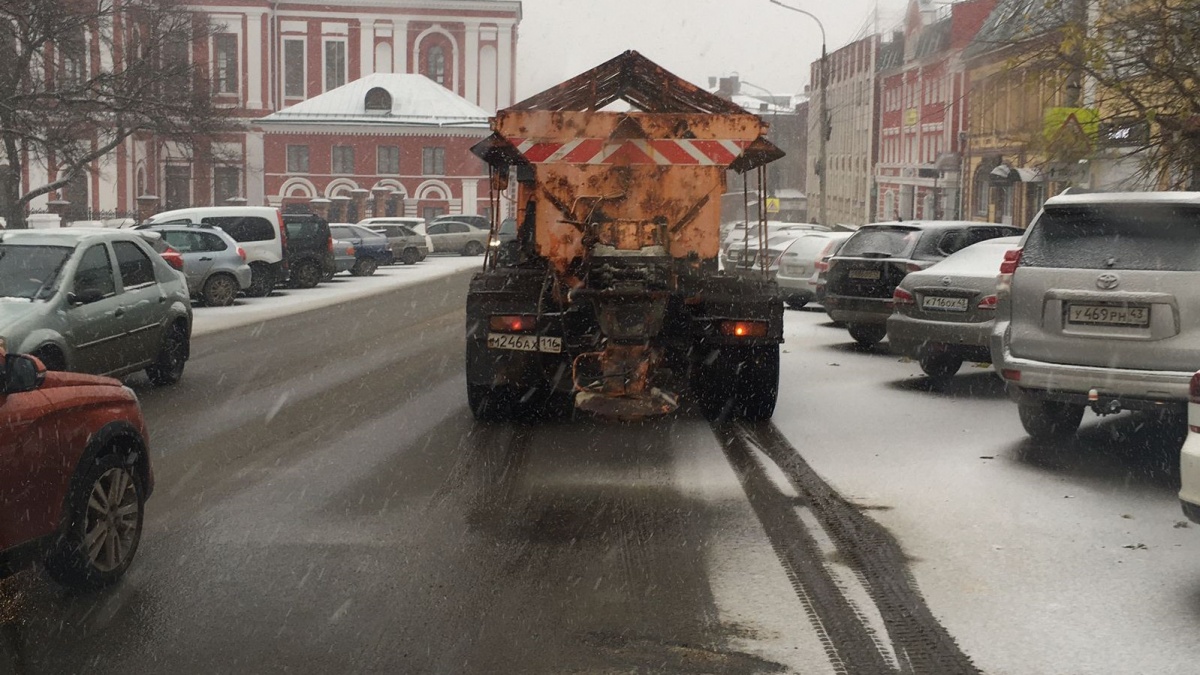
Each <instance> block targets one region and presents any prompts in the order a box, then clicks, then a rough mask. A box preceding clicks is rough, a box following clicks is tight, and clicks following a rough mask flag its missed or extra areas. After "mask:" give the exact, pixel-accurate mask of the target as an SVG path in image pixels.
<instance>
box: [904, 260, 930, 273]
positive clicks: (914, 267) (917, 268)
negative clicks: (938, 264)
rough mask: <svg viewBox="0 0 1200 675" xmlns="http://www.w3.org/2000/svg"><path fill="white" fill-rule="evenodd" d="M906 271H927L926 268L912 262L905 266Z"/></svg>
mask: <svg viewBox="0 0 1200 675" xmlns="http://www.w3.org/2000/svg"><path fill="white" fill-rule="evenodd" d="M904 269H906V270H908V271H909V272H920V271H921V270H923V269H925V267H924V266H922V265H921V264H919V263H914V262H910V263H908V264H907V265H905V266H904Z"/></svg>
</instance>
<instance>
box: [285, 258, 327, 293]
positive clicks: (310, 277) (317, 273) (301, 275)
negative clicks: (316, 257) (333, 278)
mask: <svg viewBox="0 0 1200 675" xmlns="http://www.w3.org/2000/svg"><path fill="white" fill-rule="evenodd" d="M319 283H321V268H320V267H318V266H317V263H315V262H313V261H311V260H304V261H301V262H298V263H296V264H295V265H293V266H292V286H294V287H296V288H315V287H316V285H317V284H319Z"/></svg>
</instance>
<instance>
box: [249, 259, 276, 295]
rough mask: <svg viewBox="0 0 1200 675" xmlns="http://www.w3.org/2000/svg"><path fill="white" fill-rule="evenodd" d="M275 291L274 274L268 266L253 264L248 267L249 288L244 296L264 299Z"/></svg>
mask: <svg viewBox="0 0 1200 675" xmlns="http://www.w3.org/2000/svg"><path fill="white" fill-rule="evenodd" d="M273 290H275V272H274V270H272V269H271V267H270V266H269V265H266V264H264V263H254V264H253V265H251V266H250V286H249V287H248V288H247V289H246V295H248V296H250V297H252V298H265V297H267V296H268V295H270V294H271V291H273Z"/></svg>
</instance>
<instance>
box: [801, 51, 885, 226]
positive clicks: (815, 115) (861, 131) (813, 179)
mask: <svg viewBox="0 0 1200 675" xmlns="http://www.w3.org/2000/svg"><path fill="white" fill-rule="evenodd" d="M879 42H880V41H879V36H878V35H871V36H869V37H865V38H863V39H861V40H858V41H856V42H852V43H850V44H848V45H846V46H845V47H842V48H841V49H838V50H837V51H835V52H833V53H832V54H830V55H829V84H828V95H829V140H828V142H827V143H826V155H827V157H826V162H825V163H826V166H824V167H822V166H821V165H820V163H821V159H820V158H821V152H820V147H821V146H820V136H819V134H820V131H819V127H820V114H819V111H820V109H821V107H820V106H821V97H822V96H824V95H826V92H825V91H823V90H822V89H821V86H820V82H821V62H820V61H814V62H813V64H812V75H811V77H812V80H811V81H812V82H813V83H814V84H815V86H813V88H812V93H813V97H812V100H811V101H810V104H809V111H810V114H809V116H808V156H809V158H810V161H812V162H813V164H812V166H813V171H810V172H809V173H808V189H807V190H806V192H807V193H808V213H809V220H812V221H814V222H816V221H818V220H820V214H821V182H820V180H821V179H820V176H819V172H820V171H828V174H827V176H826V189H827V190H828V191H829V194H828V195H827V197H826V209H827V211H828V215H827V216H826V220H827V221H828V222H826V223H821V224H823V225H835V224H839V223H840V224H847V225H862V224H865V223H869V222H872V221H873V220H874V219H875V209H874V202H875V200H874V198H873V193H874V171H875V168H874V167H875V156H876V150H877V149H876V139H877V136H878V134H877V133H876V129H875V121H876V120H877V119H878V115H877V105H876V96H875V89H876V87H875V66H876V61H877V59H878V56H879Z"/></svg>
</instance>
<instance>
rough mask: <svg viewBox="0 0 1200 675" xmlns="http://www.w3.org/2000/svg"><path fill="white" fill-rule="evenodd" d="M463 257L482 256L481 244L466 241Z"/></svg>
mask: <svg viewBox="0 0 1200 675" xmlns="http://www.w3.org/2000/svg"><path fill="white" fill-rule="evenodd" d="M463 255H483V244H481V243H479V242H477V241H468V242H467V245H466V246H464V247H463Z"/></svg>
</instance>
